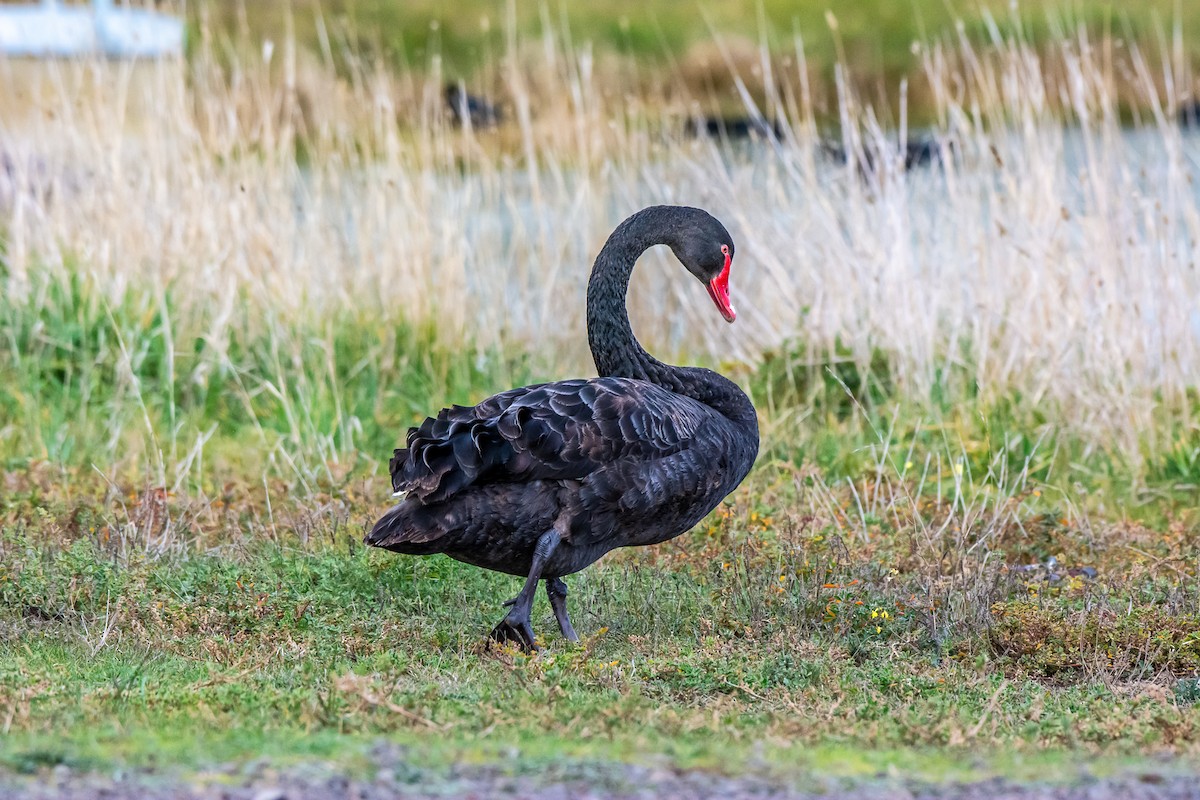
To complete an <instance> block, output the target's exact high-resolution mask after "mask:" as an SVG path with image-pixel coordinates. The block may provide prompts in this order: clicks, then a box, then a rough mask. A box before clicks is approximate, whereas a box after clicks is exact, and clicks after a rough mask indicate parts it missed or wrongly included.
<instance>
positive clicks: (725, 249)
mask: <svg viewBox="0 0 1200 800" xmlns="http://www.w3.org/2000/svg"><path fill="white" fill-rule="evenodd" d="M721 255H723V256H727V255H729V245H727V244H723V245H721Z"/></svg>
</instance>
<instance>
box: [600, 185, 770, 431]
mask: <svg viewBox="0 0 1200 800" xmlns="http://www.w3.org/2000/svg"><path fill="white" fill-rule="evenodd" d="M674 210H675V209H674V208H672V207H671V206H652V207H650V208H646V209H643V210H642V211H639V212H638V213H636V214H634V215H633V216H632V217H630V218H629V219H627V220H625V221H624V222H622V223H621V224H620V225H618V226H617V229H616V230H614V231H613V232H612V235H611V236H609V237H608V241H607V242H605V243H604V247H603V248H602V249H601V250H600V254H599V255H598V256H596V263H595V264H594V265H593V266H592V276H591V279H590V280H589V281H588V291H587V328H588V344H589V345H590V346H591V349H592V359H593V360H594V361H595V362H596V372H597V373H598V374H599V375H600V376H602V377H614V378H636V379H638V380H643V381H648V382H650V383H655V384H658V385H659V386H662V387H663V388H664V389H668V390H670V391H672V392H675V393H676V394H682V395H686V396H688V397H691V398H693V399H695V400H699V401H700V402H701V403H704V404H705V405H707V406H709V407H711V408H714V409H716V410H717V411H718V412H720V413H721V414H724V415H725V416H726V417H729V418H730V419H733V420H734V421H737V422H739V423H744V424H747V425H752V426H757V421H756V420H757V418H756V416H755V413H754V406H753V405H751V403H750V399H749V398H748V397H746V395H745V393H744V392H742V391H741V389H739V388H738V386H737V384H735V383H734V382H733V381H731V380H729V379H728V378H725V377H723V376H721V375H718V374H717V373H715V372H712V371H711V370H707V369H701V368H699V367H676V366H672V365H670V364H664V363H663V362H661V361H659V360H658V359H656V358H655V357H654V356H652V355H650V354H649V353H647V352H646V350H645V348H643V347H642V345H641V344H640V343H639V342H638V340H637V338H636V337H635V336H634V335H633V328H632V327H631V326H630V324H629V313H628V311H627V309H626V306H625V295H626V292H627V291H628V289H629V276H630V275H631V274H632V273H633V265H634V264H635V263H636V262H637V260H638V257H639V256H641V254H642V253H644V252H645V251H646V250H648V249H649V248H651V247H653V246H654V245H658V244H668V245H670V244H674V242H673V241H672V239H671V238H670V230H671V226H670V222H671V214H672V212H673V211H674Z"/></svg>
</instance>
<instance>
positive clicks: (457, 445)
mask: <svg viewBox="0 0 1200 800" xmlns="http://www.w3.org/2000/svg"><path fill="white" fill-rule="evenodd" d="M714 414H715V412H714V411H712V409H709V408H708V407H707V406H704V405H703V404H701V403H699V402H697V401H695V400H693V399H691V398H689V397H684V396H682V395H678V394H674V393H672V392H669V391H667V390H666V389H663V388H662V387H660V386H657V385H655V384H652V383H647V382H645V381H639V380H633V379H629V378H593V379H590V380H571V381H559V382H557V383H545V384H539V385H537V386H526V387H523V388H520V389H512V390H510V391H507V392H502V393H501V394H498V395H494V396H493V397H489V398H488V399H486V400H484V401H483V402H482V403H480V404H479V405H477V406H471V407H466V406H453V407H451V408H447V409H443V410H442V411H441V413H439V414H438V416H437V418H430V419H426V420H425V422H424V423H422V424H421V425H420V426H418V427H416V428H413V429H411V430H410V431H409V432H408V443H407V447H405V448H403V449H400V450H397V451H396V453H395V456H394V457H393V458H392V460H391V463H390V468H391V474H392V487H393V488H394V489H395V490H396V491H397V492H407V493H409V495H410V497H415V498H416V499H417V500H418V501H420V502H421V503H425V504H430V503H436V502H440V501H443V500H446V499H449V498H450V497H453V496H454V495H456V494H457V493H459V492H461V491H462V490H463V489H465V488H466V487H468V486H472V485H480V484H492V483H510V482H524V481H533V480H563V479H583V478H586V477H587V476H589V475H591V474H593V473H595V472H597V471H598V470H601V469H604V468H606V467H609V466H611V465H613V464H614V463H617V462H619V461H620V462H630V461H649V460H654V459H659V458H663V457H666V456H669V455H671V454H673V453H677V452H679V451H680V450H681V449H683V448H685V447H686V446H687V443H688V441H689V440H691V439H692V438H693V436H694V435H695V434H696V432H697V431H698V430H699V429H700V428H701V426H703V425H704V424H705V423H706V422H710V421H711V420H712V416H713V415H714Z"/></svg>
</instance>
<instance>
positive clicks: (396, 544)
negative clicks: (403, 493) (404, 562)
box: [363, 501, 442, 556]
mask: <svg viewBox="0 0 1200 800" xmlns="http://www.w3.org/2000/svg"><path fill="white" fill-rule="evenodd" d="M419 508H421V506H420V505H417V504H415V503H413V502H412V501H403V502H401V503H399V504H398V505H396V506H394V507H392V508H391V509H389V510H388V512H387V513H386V514H384V515H383V516H382V517H380V518H379V521H378V522H376V523H375V526H374V527H372V528H371V532H370V533H368V534H367V535H366V536H365V537H363V542H365V543H366V544H369V545H371V546H372V547H382V548H384V549H385V550H392V551H394V552H397V553H408V554H409V555H415V556H420V555H430V554H433V553H440V552H441V551H442V548H441V546H440V545H439V543H438V541H437V540H438V539H439V538H440V536H439V535H438V534H439V533H440V531H438V530H436V529H434V530H430V529H429V528H424V529H423V528H422V527H421V526H419V525H415V524H414V520H413V512H414V511H415V510H416V509H419Z"/></svg>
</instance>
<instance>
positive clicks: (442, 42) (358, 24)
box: [210, 0, 1200, 76]
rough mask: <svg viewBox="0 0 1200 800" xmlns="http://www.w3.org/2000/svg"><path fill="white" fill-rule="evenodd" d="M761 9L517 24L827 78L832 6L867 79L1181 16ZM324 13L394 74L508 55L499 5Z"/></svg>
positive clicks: (892, 5) (312, 31)
mask: <svg viewBox="0 0 1200 800" xmlns="http://www.w3.org/2000/svg"><path fill="white" fill-rule="evenodd" d="M759 6H760V8H761V23H765V28H763V27H761V23H760V17H759V15H758V14H755V13H747V6H746V4H745V3H742V2H734V0H710V2H702V3H675V2H670V0H651V2H630V1H629V0H620V2H610V3H604V4H603V5H595V6H588V5H578V4H567V5H564V6H561V7H552V8H550V9H549V10H548V12H546V13H543V10H542V9H541V8H539V7H538V6H537V5H536V4H517V13H516V17H515V22H516V31H517V32H518V33H519V34H525V35H529V34H537V33H539V32H540V31H541V30H543V29H544V27H545V26H546V24H547V23H548V24H549V25H550V26H552V27H553V28H554V29H555V30H556V32H558V33H567V34H569V36H570V38H571V39H572V40H573V41H574V42H575V43H576V44H581V43H584V42H592V43H594V44H595V45H597V46H598V47H599V48H601V49H602V50H604V51H609V52H616V53H622V54H626V55H630V56H633V57H634V58H636V59H639V60H644V61H647V62H649V63H662V62H663V61H665V60H666V59H667V58H668V57H679V56H681V55H683V54H684V53H685V52H686V50H687V48H688V47H689V46H690V45H692V44H695V43H696V42H701V41H704V40H707V39H710V38H711V36H712V35H713V34H714V33H715V34H718V35H722V36H725V37H731V36H734V37H739V36H740V37H748V38H750V39H753V40H755V41H757V40H758V39H759V37H760V36H765V37H766V39H767V41H768V42H769V43H770V44H771V45H772V47H773V49H775V50H776V51H791V50H792V49H793V46H794V42H793V37H794V36H795V34H797V33H799V34H800V35H801V36H803V38H804V40H805V52H806V55H807V56H808V57H809V58H811V59H813V60H814V64H815V66H816V67H817V68H818V74H825V73H826V72H827V71H828V70H831V69H832V65H833V64H834V63H835V62H836V60H837V50H836V44H835V35H834V33H833V32H831V30H830V27H829V24H828V21H827V20H828V17H827V14H828V10H829V9H831V8H832V9H833V12H834V14H835V17H836V20H837V30H836V35H837V37H840V39H841V40H842V44H843V47H844V48H845V51H846V53H847V55H848V56H849V58H850V63H851V64H852V65H853V67H854V69H855V70H856V71H859V72H860V73H861V74H863V75H879V74H886V75H891V76H895V75H899V74H902V73H904V72H907V71H909V70H911V69H912V68H913V67H914V66H916V65H917V63H918V62H917V61H916V60H915V58H914V57H913V52H912V45H913V42H918V41H919V42H928V41H933V40H940V39H945V38H952V37H953V36H954V35H955V24H956V22H957V21H959V20H962V21H963V23H964V25H965V30H966V32H967V33H968V35H970V36H971V37H972V38H974V39H975V40H976V41H987V40H988V39H989V34H988V31H987V25H986V22H985V17H984V12H985V11H986V12H989V13H990V14H991V15H992V16H993V17H994V18H996V19H997V20H999V21H1000V23H1001V24H1002V25H1008V26H1016V25H1019V26H1020V28H1021V30H1022V31H1023V32H1024V34H1025V36H1026V37H1027V38H1028V39H1029V40H1031V41H1034V42H1043V41H1048V40H1050V39H1051V38H1054V37H1055V36H1056V35H1058V34H1061V33H1063V32H1069V31H1071V30H1072V29H1073V28H1074V27H1075V26H1077V25H1084V26H1086V27H1087V28H1088V29H1089V30H1091V31H1092V32H1093V33H1097V34H1102V33H1106V32H1111V33H1113V34H1114V35H1116V36H1119V37H1125V36H1126V35H1128V36H1129V37H1130V38H1132V39H1133V40H1135V41H1140V42H1142V43H1145V44H1149V45H1153V44H1154V40H1155V36H1156V31H1157V30H1158V29H1159V28H1160V27H1161V26H1164V25H1167V26H1169V25H1171V24H1172V23H1173V21H1174V20H1175V19H1176V16H1175V15H1176V13H1177V11H1178V9H1179V7H1178V4H1177V3H1175V2H1173V1H1172V0H1152V2H1148V3H1141V4H1138V5H1137V6H1136V7H1128V6H1124V5H1121V4H1116V3H1113V2H1109V1H1108V0H1083V2H1075V3H1069V4H1068V3H1048V4H1043V3H1024V4H1022V5H1021V7H1020V9H1019V11H1018V13H1016V14H1015V15H1014V14H1012V13H1011V12H1010V10H1009V4H1008V3H1005V2H984V3H973V4H967V5H963V4H958V5H955V4H947V3H941V2H932V1H931V0H909V1H908V2H899V3H897V2H887V0H865V1H864V2H857V3H852V4H840V5H838V6H836V7H835V6H830V4H829V3H817V2H811V0H805V1H804V2H788V1H787V0H765V1H764V2H762V3H760V4H759ZM210 8H211V11H212V12H214V14H215V18H216V19H217V20H218V21H219V22H220V23H221V24H222V25H223V26H224V27H226V28H227V29H236V28H237V27H239V25H240V23H239V21H238V15H237V14H238V12H236V10H235V9H237V6H236V5H235V4H234V3H232V2H228V1H221V0H218V2H213V3H211V4H210ZM321 8H322V11H323V13H324V14H325V16H326V17H327V24H329V25H330V26H331V27H332V28H333V30H334V32H335V35H336V34H337V32H338V31H342V32H344V35H345V36H346V38H347V40H348V41H350V42H351V43H352V44H354V45H356V46H358V47H359V48H361V49H365V50H366V51H368V52H370V51H372V50H374V51H378V52H381V53H382V54H383V55H384V56H385V57H387V58H388V59H389V60H390V61H391V62H392V63H393V64H394V65H396V66H401V67H410V68H411V67H424V66H426V65H427V64H428V63H429V60H430V58H431V56H433V55H434V54H437V55H438V56H439V57H440V58H441V59H442V61H443V63H444V65H445V67H446V69H447V71H448V72H450V73H452V74H453V73H462V72H470V71H472V70H475V69H478V68H480V67H481V66H484V65H487V64H489V63H490V62H492V61H494V59H495V57H496V56H497V55H498V54H500V53H503V52H504V49H505V24H506V16H505V13H506V12H504V10H503V6H498V5H497V4H496V3H492V2H479V1H478V0H475V1H473V2H466V3H460V4H457V5H455V7H454V9H453V12H452V13H451V12H449V11H448V10H447V8H446V7H445V5H444V4H442V3H436V2H431V1H430V0H419V1H418V2H407V3H391V2H386V1H384V0H354V1H353V2H344V0H335V1H334V2H327V3H322V4H321ZM286 9H287V6H286V4H284V3H282V2H262V3H255V4H253V5H248V6H247V17H246V21H247V23H248V25H249V30H250V31H251V32H252V33H254V34H255V35H256V36H276V37H278V36H279V35H280V33H281V31H283V30H284V28H285V24H286V22H285V19H286V14H287V11H286ZM292 13H293V23H292V24H293V25H294V26H295V30H296V31H297V33H298V35H299V37H300V39H301V41H305V42H308V43H311V44H315V43H316V39H317V33H316V25H315V22H314V16H313V15H312V14H311V13H309V12H307V11H299V12H295V11H294V12H292ZM1179 22H1180V25H1181V31H1182V33H1183V35H1184V40H1185V44H1187V45H1190V49H1192V50H1193V51H1194V50H1195V46H1196V43H1197V42H1200V15H1198V14H1195V13H1189V12H1188V10H1187V9H1186V8H1185V9H1184V13H1183V17H1182V18H1181V19H1180V20H1179Z"/></svg>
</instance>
